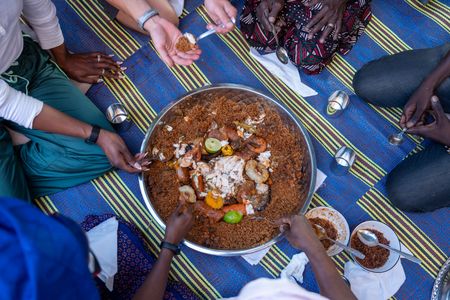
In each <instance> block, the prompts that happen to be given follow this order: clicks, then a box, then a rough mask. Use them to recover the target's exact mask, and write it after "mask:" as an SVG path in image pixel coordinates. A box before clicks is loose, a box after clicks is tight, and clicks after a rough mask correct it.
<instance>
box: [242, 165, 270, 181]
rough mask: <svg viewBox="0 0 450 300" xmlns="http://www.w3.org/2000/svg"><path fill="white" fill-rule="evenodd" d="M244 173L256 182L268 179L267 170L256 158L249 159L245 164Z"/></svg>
mask: <svg viewBox="0 0 450 300" xmlns="http://www.w3.org/2000/svg"><path fill="white" fill-rule="evenodd" d="M245 174H247V176H248V177H249V178H250V179H251V180H253V181H254V182H256V183H264V182H266V181H267V179H269V171H268V170H267V169H266V167H265V166H264V165H263V164H261V163H259V162H257V161H256V160H249V161H248V162H247V163H246V164H245Z"/></svg>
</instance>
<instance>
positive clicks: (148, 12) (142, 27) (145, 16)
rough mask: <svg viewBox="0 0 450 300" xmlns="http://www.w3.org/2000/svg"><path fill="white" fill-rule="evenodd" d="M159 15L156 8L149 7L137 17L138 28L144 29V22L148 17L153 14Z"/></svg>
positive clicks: (151, 16)
mask: <svg viewBox="0 0 450 300" xmlns="http://www.w3.org/2000/svg"><path fill="white" fill-rule="evenodd" d="M157 15H159V12H158V11H157V10H156V9H153V8H150V9H149V10H147V11H146V12H145V13H144V14H143V15H142V16H141V17H140V18H139V19H138V22H137V23H138V26H139V28H140V29H142V30H145V29H144V25H145V22H147V21H148V20H149V19H150V18H153V17H154V16H157Z"/></svg>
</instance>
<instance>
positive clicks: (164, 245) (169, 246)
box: [159, 241, 181, 255]
mask: <svg viewBox="0 0 450 300" xmlns="http://www.w3.org/2000/svg"><path fill="white" fill-rule="evenodd" d="M159 247H160V248H161V249H163V248H166V249H169V250H170V251H172V252H173V254H175V255H178V254H180V252H181V250H180V246H179V245H175V244H172V243H169V242H166V241H162V242H161V244H160V245H159Z"/></svg>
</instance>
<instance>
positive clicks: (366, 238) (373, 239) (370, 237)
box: [356, 229, 421, 264]
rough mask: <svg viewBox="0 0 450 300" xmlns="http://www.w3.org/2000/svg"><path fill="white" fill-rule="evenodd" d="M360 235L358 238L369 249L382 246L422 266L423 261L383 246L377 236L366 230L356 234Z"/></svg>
mask: <svg viewBox="0 0 450 300" xmlns="http://www.w3.org/2000/svg"><path fill="white" fill-rule="evenodd" d="M356 234H357V235H358V238H359V240H360V241H361V242H363V243H364V244H365V245H367V246H369V247H374V246H380V247H381V248H384V249H388V250H390V251H392V252H395V253H398V254H400V255H401V256H403V257H404V258H406V259H407V260H410V261H412V262H415V263H416V264H420V263H421V260H420V259H418V258H417V257H414V256H412V255H410V254H408V253H405V252H402V251H400V250H397V249H394V248H392V247H389V246H386V245H384V244H381V243H380V242H379V241H378V238H377V236H376V235H375V233H373V232H371V231H369V230H365V229H360V230H358V232H357V233H356Z"/></svg>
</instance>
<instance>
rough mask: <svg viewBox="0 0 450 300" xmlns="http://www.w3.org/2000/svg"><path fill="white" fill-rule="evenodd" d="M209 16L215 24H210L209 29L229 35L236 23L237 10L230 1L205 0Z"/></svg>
mask: <svg viewBox="0 0 450 300" xmlns="http://www.w3.org/2000/svg"><path fill="white" fill-rule="evenodd" d="M205 7H206V10H207V11H208V15H209V16H210V17H211V18H212V19H213V22H214V24H208V29H212V28H215V29H216V31H217V33H227V32H229V31H231V30H233V28H234V23H236V15H237V10H236V8H235V7H234V6H233V5H231V3H230V1H228V0H205Z"/></svg>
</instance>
